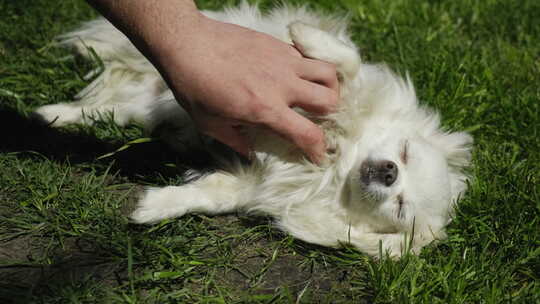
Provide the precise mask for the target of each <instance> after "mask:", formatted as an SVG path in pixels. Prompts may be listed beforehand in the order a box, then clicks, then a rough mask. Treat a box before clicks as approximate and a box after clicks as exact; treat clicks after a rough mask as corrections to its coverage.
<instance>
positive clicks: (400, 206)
mask: <svg viewBox="0 0 540 304" xmlns="http://www.w3.org/2000/svg"><path fill="white" fill-rule="evenodd" d="M397 204H398V212H397V217H398V218H400V219H401V218H403V217H404V214H403V206H404V205H405V201H404V200H403V194H400V195H398V196H397Z"/></svg>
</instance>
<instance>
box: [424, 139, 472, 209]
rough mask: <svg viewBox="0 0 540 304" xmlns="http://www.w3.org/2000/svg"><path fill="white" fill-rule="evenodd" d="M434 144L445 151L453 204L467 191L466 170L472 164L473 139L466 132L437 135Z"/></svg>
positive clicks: (467, 178)
mask: <svg viewBox="0 0 540 304" xmlns="http://www.w3.org/2000/svg"><path fill="white" fill-rule="evenodd" d="M433 142H434V143H435V145H436V146H437V147H438V148H439V149H441V151H443V153H444V155H445V157H446V161H447V163H448V168H449V175H450V184H451V187H452V190H451V191H452V193H451V196H452V203H456V202H457V200H458V199H459V198H460V196H461V195H462V194H463V192H465V190H466V189H467V181H468V180H469V176H468V175H467V174H466V172H464V169H465V168H466V167H468V166H469V165H470V163H471V152H472V144H473V138H472V136H471V135H469V134H468V133H466V132H453V133H443V134H437V135H436V136H435V137H434V139H433Z"/></svg>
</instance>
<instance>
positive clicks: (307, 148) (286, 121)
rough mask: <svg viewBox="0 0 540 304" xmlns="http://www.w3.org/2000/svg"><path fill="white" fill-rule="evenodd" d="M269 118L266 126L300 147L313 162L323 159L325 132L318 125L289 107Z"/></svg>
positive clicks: (317, 162) (319, 161) (318, 162)
mask: <svg viewBox="0 0 540 304" xmlns="http://www.w3.org/2000/svg"><path fill="white" fill-rule="evenodd" d="M269 118H270V120H268V121H267V122H266V123H265V124H264V125H265V126H267V127H269V128H270V129H272V130H273V131H275V132H276V133H278V134H279V135H281V136H282V137H284V138H285V139H287V140H289V141H291V142H292V143H293V144H294V145H295V146H297V147H299V148H300V149H301V150H302V151H304V153H305V154H306V155H307V156H308V158H309V159H310V160H311V161H312V162H314V163H316V164H320V163H321V162H322V161H323V159H324V154H325V150H326V148H325V143H324V134H323V132H322V130H321V129H320V128H319V127H318V126H317V125H315V124H314V123H313V122H311V121H310V120H309V119H307V118H305V117H304V116H302V115H300V114H299V113H297V112H295V111H293V110H292V109H290V108H287V107H285V108H284V109H283V111H282V112H281V113H279V115H272V117H269Z"/></svg>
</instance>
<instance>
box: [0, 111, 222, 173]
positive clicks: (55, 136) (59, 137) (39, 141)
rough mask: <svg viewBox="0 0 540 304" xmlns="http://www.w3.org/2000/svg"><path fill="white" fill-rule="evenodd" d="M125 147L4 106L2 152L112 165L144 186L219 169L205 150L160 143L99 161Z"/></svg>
mask: <svg viewBox="0 0 540 304" xmlns="http://www.w3.org/2000/svg"><path fill="white" fill-rule="evenodd" d="M124 144H125V143H124V142H119V141H112V142H109V141H104V140H101V139H99V138H97V137H96V136H95V135H92V134H84V133H82V134H81V133H77V132H69V131H67V130H62V129H54V128H51V127H49V126H46V125H44V124H43V123H42V122H40V121H38V120H35V119H29V118H26V117H24V116H23V115H21V114H20V113H18V112H17V111H15V110H13V109H9V108H2V107H0V153H9V152H20V153H21V157H33V156H32V155H34V153H38V154H40V155H43V156H45V157H46V158H48V159H50V160H53V161H56V162H69V163H70V164H74V165H76V164H81V163H93V164H95V165H103V166H101V167H108V166H109V165H110V166H111V169H112V172H119V174H120V175H121V176H123V177H127V178H128V179H129V180H130V181H131V182H144V183H160V182H163V180H164V179H165V180H166V179H168V178H174V177H175V176H178V175H179V174H182V173H183V172H184V171H185V170H187V169H197V170H200V171H207V170H210V169H213V168H215V163H214V162H212V161H211V158H210V156H209V154H208V153H207V152H205V151H203V150H201V149H199V150H195V151H190V152H187V153H183V154H179V153H177V152H175V151H173V150H172V149H170V148H169V147H167V146H166V145H165V144H164V143H161V142H159V141H154V142H148V143H141V144H136V145H132V146H130V147H129V148H128V149H126V150H123V151H120V152H117V153H115V154H114V155H112V156H110V157H107V158H104V159H98V158H99V157H100V156H102V155H105V154H107V153H110V152H113V151H116V150H117V149H118V148H120V147H121V146H123V145H124ZM97 167H99V166H97Z"/></svg>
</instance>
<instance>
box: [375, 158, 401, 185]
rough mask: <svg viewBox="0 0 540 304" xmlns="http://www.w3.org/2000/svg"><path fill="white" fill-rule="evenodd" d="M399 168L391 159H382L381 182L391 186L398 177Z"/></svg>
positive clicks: (380, 167)
mask: <svg viewBox="0 0 540 304" xmlns="http://www.w3.org/2000/svg"><path fill="white" fill-rule="evenodd" d="M397 174H398V169H397V165H396V163H394V162H393V161H389V160H383V161H381V164H380V166H379V178H380V179H381V180H380V182H381V183H383V184H385V185H386V186H391V185H392V184H393V183H394V182H395V181H396V179H397Z"/></svg>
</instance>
